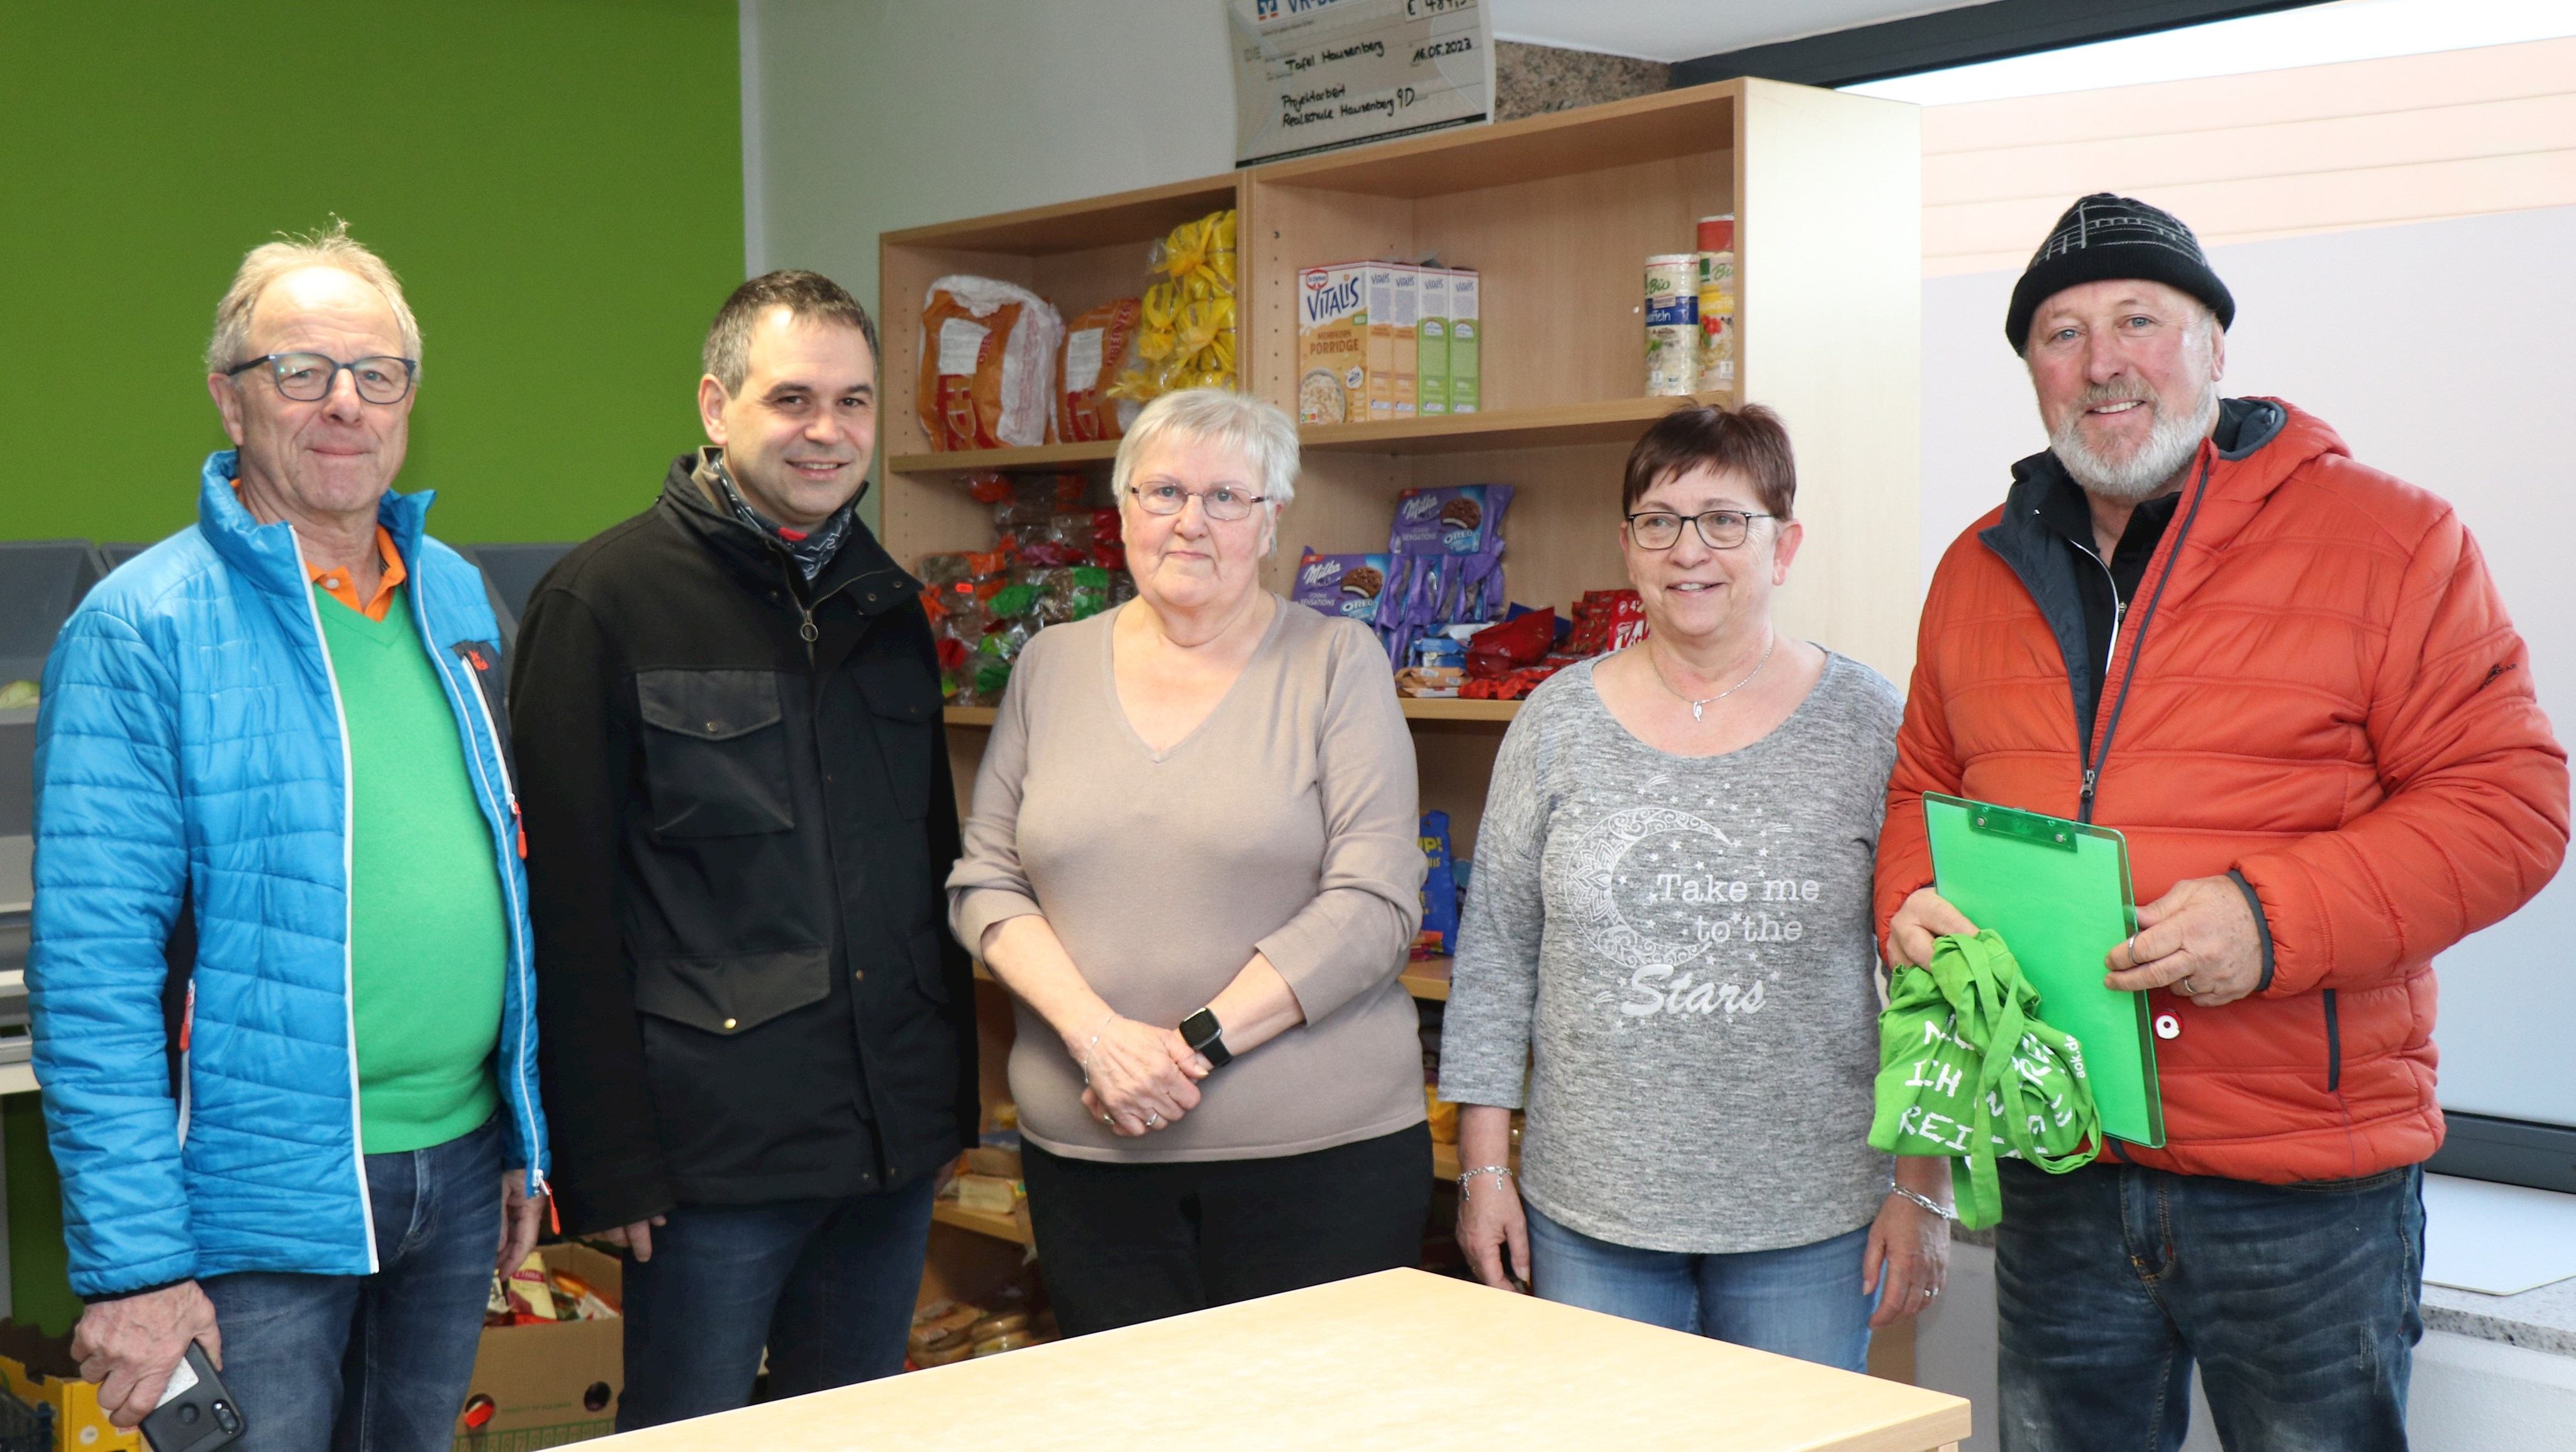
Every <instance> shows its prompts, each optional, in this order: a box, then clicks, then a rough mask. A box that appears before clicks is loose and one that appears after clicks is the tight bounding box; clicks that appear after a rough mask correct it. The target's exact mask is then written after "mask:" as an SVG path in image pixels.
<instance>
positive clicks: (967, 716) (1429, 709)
mask: <svg viewBox="0 0 2576 1452" xmlns="http://www.w3.org/2000/svg"><path fill="white" fill-rule="evenodd" d="M1397 704H1398V705H1400V706H1402V707H1403V708H1404V714H1405V716H1406V717H1407V719H1410V720H1414V721H1509V720H1511V719H1512V718H1513V717H1515V716H1517V715H1519V714H1520V710H1521V703H1520V702H1518V701H1470V700H1466V699H1463V698H1461V697H1456V696H1400V697H1398V698H1397ZM999 713H1000V708H998V707H994V706H943V707H941V708H940V712H939V717H940V719H941V720H943V721H946V722H947V723H948V724H949V725H951V726H986V727H988V726H991V725H992V724H993V718H994V717H995V716H996V715H998V714H999Z"/></svg>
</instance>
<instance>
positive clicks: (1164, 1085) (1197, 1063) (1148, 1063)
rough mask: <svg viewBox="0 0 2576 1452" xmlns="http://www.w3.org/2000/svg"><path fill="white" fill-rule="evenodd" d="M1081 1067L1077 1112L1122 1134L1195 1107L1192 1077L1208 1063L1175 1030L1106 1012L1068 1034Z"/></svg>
mask: <svg viewBox="0 0 2576 1452" xmlns="http://www.w3.org/2000/svg"><path fill="white" fill-rule="evenodd" d="M1065 1048H1066V1049H1067V1051H1069V1052H1070V1053H1071V1054H1072V1055H1073V1061H1074V1063H1075V1064H1077V1065H1079V1066H1080V1067H1081V1069H1082V1080H1083V1090H1082V1108H1083V1112H1085V1113H1087V1114H1089V1115H1090V1116H1091V1117H1092V1118H1093V1119H1096V1120H1098V1121H1099V1122H1100V1123H1101V1124H1102V1125H1103V1126H1104V1127H1105V1128H1107V1129H1108V1130H1109V1131H1110V1132H1111V1133H1112V1134H1116V1135H1118V1136H1120V1137H1122V1138H1125V1139H1134V1138H1136V1137H1138V1136H1140V1135H1147V1134H1151V1133H1153V1132H1154V1131H1155V1130H1158V1129H1169V1128H1171V1127H1172V1124H1173V1122H1174V1121H1175V1120H1178V1119H1179V1118H1180V1117H1181V1116H1182V1115H1185V1114H1187V1113H1189V1112H1190V1111H1191V1110H1193V1109H1196V1108H1198V1107H1199V1084H1198V1081H1200V1080H1201V1079H1204V1078H1206V1077H1207V1076H1208V1075H1209V1073H1210V1072H1212V1071H1213V1069H1214V1067H1215V1066H1213V1065H1211V1064H1210V1063H1208V1061H1207V1056H1206V1055H1205V1054H1202V1053H1199V1052H1198V1051H1196V1050H1194V1049H1192V1048H1191V1047H1190V1046H1189V1044H1188V1043H1186V1042H1184V1041H1183V1040H1182V1038H1181V1033H1180V1030H1178V1029H1167V1028H1156V1027H1154V1026H1153V1025H1152V1024H1147V1023H1138V1022H1137V1021H1136V1020H1134V1019H1132V1018H1122V1017H1120V1016H1119V1015H1117V1014H1114V1013H1113V1014H1111V1015H1109V1017H1108V1018H1107V1019H1106V1020H1104V1021H1103V1022H1102V1023H1101V1025H1100V1027H1099V1028H1098V1029H1097V1030H1096V1031H1095V1032H1093V1033H1091V1034H1088V1035H1085V1036H1083V1037H1081V1038H1068V1039H1066V1040H1065Z"/></svg>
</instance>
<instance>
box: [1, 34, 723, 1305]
mask: <svg viewBox="0 0 2576 1452" xmlns="http://www.w3.org/2000/svg"><path fill="white" fill-rule="evenodd" d="M738 35H739V27H738V22H737V20H736V16H735V8H734V5H733V4H732V3H731V0H440V3H438V4H435V5H415V6H376V7H351V6H347V5H341V4H323V3H315V0H265V3H261V4H255V5H254V4H206V3H204V0H193V3H175V0H128V3H123V4H118V5H66V4H61V3H59V0H48V3H41V4H39V3H35V0H0V64H5V76H6V85H7V87H8V91H9V97H8V102H7V120H6V121H5V123H0V439H5V440H6V441H7V448H8V449H9V454H10V458H9V463H8V466H7V467H5V468H0V538H11V539H40V538H48V537H54V536H63V535H70V536H79V537H85V538H89V539H95V540H103V541H104V540H150V539H158V538H160V537H161V536H163V535H166V534H168V533H170V532H171V531H173V530H176V529H179V528H181V527H182V526H184V525H186V524H188V523H189V522H190V521H192V520H193V519H195V517H196V489H197V468H198V465H199V463H200V462H201V461H202V460H203V459H204V457H205V455H206V452H207V451H208V450H209V449H216V448H221V447H223V445H224V442H225V440H224V437H223V431H222V429H221V428H220V427H219V426H218V424H217V421H216V417H215V411H214V405H213V403H212V402H211V401H209V400H208V398H207V397H206V389H205V383H204V372H203V369H202V367H201V359H202V355H203V353H204V349H205V346H206V334H207V332H208V331H209V330H210V328H211V326H212V323H213V318H214V307H215V300H216V299H217V298H218V297H220V296H221V295H222V293H223V290H224V287H225V285H226V284H227V283H228V282H229V281H230V280H231V278H232V272H233V269H234V267H235V266H236V265H238V264H239V262H240V260H241V255H242V253H243V252H245V251H247V250H249V249H250V248H252V247H254V246H257V245H258V244H259V243H261V242H263V241H266V240H268V239H269V237H270V236H271V235H272V234H274V233H276V232H279V231H288V230H292V231H301V230H304V229H307V228H311V227H315V226H322V225H327V224H328V223H329V221H330V219H331V217H332V216H333V215H334V214H337V215H339V216H342V217H346V218H347V219H348V220H349V223H350V226H351V229H352V231H353V233H354V234H355V235H356V236H357V237H358V238H359V239H360V240H362V241H364V242H366V243H367V244H368V245H369V246H371V247H374V248H375V249H376V250H377V251H378V252H380V253H382V254H383V255H384V257H385V259H386V260H387V261H388V262H390V263H391V264H392V265H393V267H394V270H395V271H396V272H398V273H400V274H401V275H402V278H403V282H404V287H405V290H406V291H407V293H408V294H409V296H410V299H411V304H412V309H413V311H414V312H415V313H417V314H418V315H419V318H420V324H421V330H422V333H423V334H424V345H423V350H422V351H423V354H424V361H423V372H424V377H423V381H422V385H421V395H420V402H419V404H418V406H417V408H416V410H415V411H414V413H413V415H412V432H411V457H410V462H409V463H408V464H407V465H406V466H405V468H404V470H403V473H402V477H401V479H400V480H399V481H398V483H399V486H400V487H402V488H404V489H422V488H435V489H437V490H438V491H439V504H438V508H437V509H436V511H434V512H433V513H432V514H431V516H430V528H431V529H432V530H433V531H434V532H435V533H437V534H439V535H440V536H442V537H444V538H447V539H450V540H455V541H460V542H477V541H485V540H568V539H580V538H584V537H586V536H588V535H590V534H593V533H595V532H597V531H598V530H600V529H601V528H603V527H605V526H606V525H609V524H611V523H614V522H615V521H617V520H619V519H622V518H624V517H626V516H627V515H630V514H633V513H635V512H636V511H638V510H640V509H642V508H644V507H645V506H646V505H647V504H649V503H650V502H651V500H652V497H653V494H654V491H655V490H656V489H657V488H659V487H660V483H661V477H662V471H663V469H664V468H665V467H666V466H667V465H668V463H669V461H670V459H671V457H672V456H673V455H674V454H677V453H679V452H680V451H681V450H683V449H686V448H688V447H690V446H691V445H692V444H694V443H696V442H697V441H698V440H699V437H700V435H699V430H698V424H697V411H696V405H695V401H694V400H695V395H696V391H697V378H698V363H697V359H698V346H699V343H700V342H701V341H702V339H703V338H704V336H705V333H706V326H707V321H708V320H709V319H710V318H712V317H713V316H714V315H715V310H716V307H717V306H718V305H719V304H720V303H722V302H723V301H724V296H725V294H726V293H727V292H728V291H730V290H731V289H732V287H733V286H734V284H736V283H738V282H740V281H741V280H742V260H743V225H742V190H743V189H742V133H741V124H742V99H741V87H740V75H741V70H740V64H739V59H738V56H737V53H736V45H737V38H738ZM0 1131H5V1134H6V1137H7V1146H8V1148H7V1156H6V1166H7V1179H8V1220H9V1227H10V1237H9V1238H10V1247H9V1265H10V1272H11V1280H12V1282H13V1291H14V1297H13V1299H14V1301H15V1309H16V1312H17V1314H18V1317H19V1319H20V1320H22V1321H27V1320H32V1321H35V1322H37V1323H39V1324H41V1325H43V1326H45V1327H46V1328H47V1329H49V1330H53V1331H62V1330H65V1329H67V1328H68V1327H69V1326H70V1324H71V1322H72V1320H73V1319H74V1318H75V1317H76V1316H77V1315H78V1314H79V1309H80V1308H79V1303H78V1302H77V1301H75V1300H74V1299H72V1296H71V1291H70V1287H69V1286H68V1285H67V1284H66V1283H65V1281H64V1274H63V1250H62V1219H61V1210H60V1205H59V1199H58V1196H59V1190H58V1187H57V1185H56V1182H55V1177H54V1173H53V1164H52V1162H51V1160H50V1159H48V1158H47V1157H46V1154H45V1150H44V1135H43V1124H42V1121H41V1119H40V1118H39V1116H38V1113H37V1100H36V1097H35V1096H34V1095H13V1096H10V1098H9V1099H8V1101H7V1104H6V1108H5V1110H0ZM0 1309H7V1308H0Z"/></svg>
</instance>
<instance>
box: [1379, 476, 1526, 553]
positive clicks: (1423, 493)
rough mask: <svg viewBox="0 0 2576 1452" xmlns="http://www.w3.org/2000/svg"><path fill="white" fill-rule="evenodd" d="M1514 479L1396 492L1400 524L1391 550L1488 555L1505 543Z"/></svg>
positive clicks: (1389, 539) (1391, 538)
mask: <svg viewBox="0 0 2576 1452" xmlns="http://www.w3.org/2000/svg"><path fill="white" fill-rule="evenodd" d="M1511 502H1512V486H1510V485H1509V484H1455V485H1450V486H1447V487H1444V488H1439V489H1407V490H1405V491H1404V492H1403V493H1401V494H1399V495H1397V496H1396V497H1395V528H1394V529H1393V530H1392V531H1390V532H1389V534H1388V536H1387V542H1386V548H1387V553H1389V554H1397V555H1431V554H1448V555H1484V554H1493V553H1496V552H1498V551H1499V550H1501V549H1502V547H1503V511H1504V510H1505V509H1507V508H1509V507H1510V505H1511Z"/></svg>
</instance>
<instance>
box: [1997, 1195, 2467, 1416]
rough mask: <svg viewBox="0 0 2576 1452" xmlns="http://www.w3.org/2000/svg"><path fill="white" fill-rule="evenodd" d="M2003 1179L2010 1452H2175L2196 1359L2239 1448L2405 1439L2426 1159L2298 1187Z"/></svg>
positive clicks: (2002, 1305)
mask: <svg viewBox="0 0 2576 1452" xmlns="http://www.w3.org/2000/svg"><path fill="white" fill-rule="evenodd" d="M1999 1168H2000V1170H2001V1173H2002V1179H2003V1202H2004V1218H2003V1223H2002V1224H2001V1225H2000V1226H1999V1227H1997V1229H1996V1232H1995V1308H1996V1311H1997V1313H1998V1315H1999V1317H2000V1319H2001V1322H2002V1326H2001V1331H2000V1342H2001V1345H2000V1347H1999V1351H2000V1355H1999V1358H1998V1366H1997V1373H1998V1378H1997V1379H1998V1383H1999V1386H1998V1390H1999V1392H2000V1394H2001V1398H2000V1399H2001V1401H2002V1415H2001V1418H2000V1420H2001V1423H2002V1428H2003V1445H2004V1447H2005V1449H2006V1452H2058V1449H2069V1452H2072V1449H2090V1448H2096V1447H2130V1448H2138V1449H2141V1452H2144V1449H2151V1448H2152V1449H2162V1452H2173V1449H2175V1448H2178V1447H2180V1446H2181V1445H2182V1439H2183V1433H2184V1432H2185V1430H2186V1426H2187V1423H2188V1422H2189V1421H2190V1419H2191V1368H2192V1363H2193V1362H2194V1361H2198V1362H2199V1363H2200V1380H2201V1386H2202V1388H2203V1389H2204V1390H2205V1391H2207V1392H2208V1394H2209V1413H2210V1419H2211V1420H2212V1421H2213V1422H2215V1423H2216V1424H2217V1427H2218V1438H2219V1441H2221V1442H2222V1443H2224V1444H2225V1445H2226V1446H2228V1447H2229V1448H2231V1449H2235V1448H2259V1449H2262V1452H2303V1449H2309V1448H2314V1449H2319V1452H2324V1449H2334V1452H2374V1449H2392V1452H2393V1449H2402V1448H2404V1447H2405V1445H2406V1378H2407V1372H2408V1370H2409V1368H2410V1367H2411V1365H2412V1363H2413V1360H2414V1349H2415V1343H2416V1341H2417V1340H2419V1339H2421V1338H2422V1336H2423V1334H2424V1321H2423V1317H2422V1315H2421V1314H2420V1310H2419V1303H2420V1299H2421V1292H2422V1281H2423V1271H2424V1204H2423V1186H2424V1177H2423V1171H2422V1170H2421V1169H2420V1168H2419V1167H2416V1166H2411V1165H2410V1166H2407V1167H2405V1168H2403V1169H2395V1170H2388V1171H2385V1172H2383V1173H2380V1174H2376V1175H2370V1176H2367V1177H2364V1178H2361V1179H2356V1180H2327V1181H2319V1182H2314V1183H2310V1184H2304V1185H2257V1184H2252V1183H2248V1182H2246V1181H2243V1180H2225V1179H2218V1178H2215V1177H2212V1176H2204V1175H2173V1174H2167V1173H2165V1172H2163V1171H2161V1170H2150V1169H2144V1168H2141V1167H2139V1166H2137V1165H2114V1164H2097V1165H2093V1166H2091V1167H2089V1168H2086V1169H2081V1170H2076V1171H2074V1172H2073V1173H2070V1174H2066V1175H2048V1174H2045V1173H2043V1172H2041V1171H2039V1170H2036V1169H2033V1168H2031V1167H2030V1166H2028V1165H2024V1164H2020V1163H2017V1162H2014V1161H2006V1162H2004V1163H2003V1164H2002V1165H2001V1166H2000V1167H1999Z"/></svg>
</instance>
